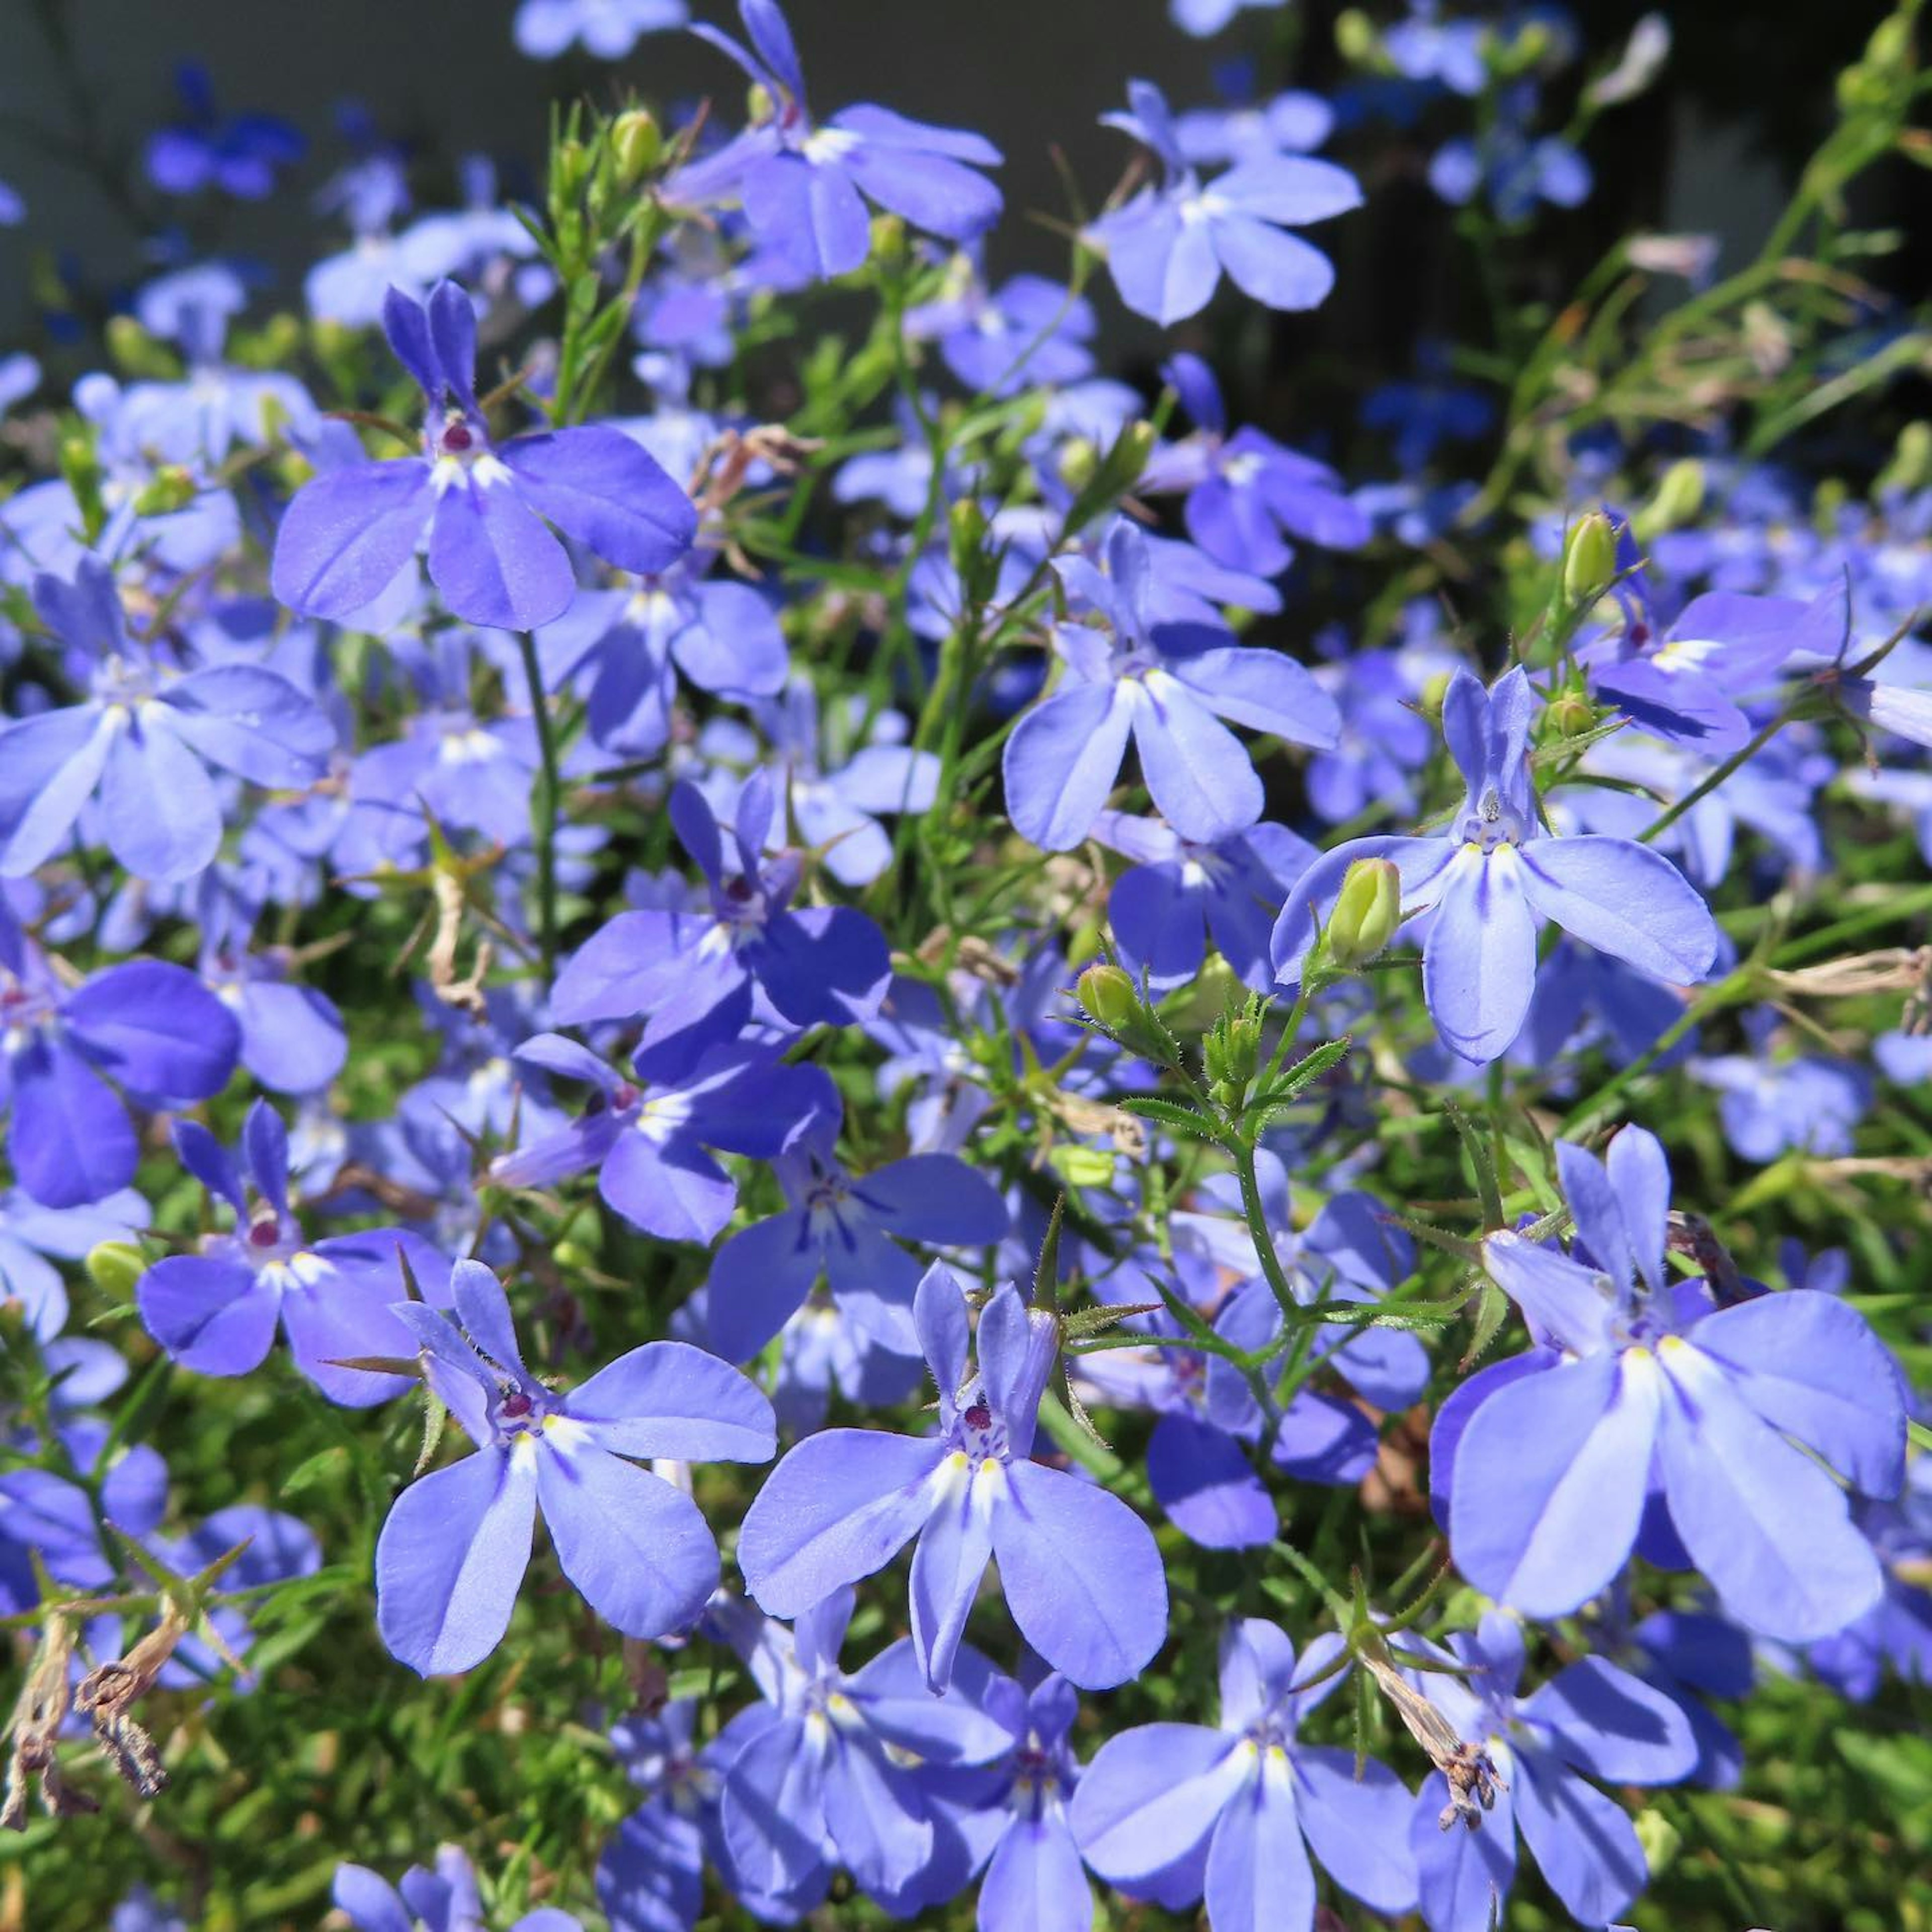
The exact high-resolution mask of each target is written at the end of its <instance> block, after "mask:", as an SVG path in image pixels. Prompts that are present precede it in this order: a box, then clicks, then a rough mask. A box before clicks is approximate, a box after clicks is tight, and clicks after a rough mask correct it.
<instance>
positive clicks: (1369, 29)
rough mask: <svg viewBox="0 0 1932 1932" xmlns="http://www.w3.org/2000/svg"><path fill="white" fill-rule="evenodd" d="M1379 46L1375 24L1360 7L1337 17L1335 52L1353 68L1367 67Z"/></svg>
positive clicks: (1347, 10) (1350, 8)
mask: <svg viewBox="0 0 1932 1932" xmlns="http://www.w3.org/2000/svg"><path fill="white" fill-rule="evenodd" d="M1378 44H1379V43H1378V41H1377V40H1376V28H1375V23H1374V22H1373V20H1370V18H1369V17H1368V16H1367V14H1366V13H1364V12H1363V11H1362V10H1361V8H1360V7H1349V8H1347V9H1346V10H1345V11H1343V12H1342V13H1338V14H1337V16H1336V17H1335V50H1336V52H1337V53H1339V54H1340V55H1341V56H1342V58H1343V59H1344V60H1345V61H1346V62H1348V63H1349V65H1350V66H1351V67H1367V65H1369V63H1370V62H1371V61H1373V59H1374V58H1375V57H1376V48H1377V46H1378Z"/></svg>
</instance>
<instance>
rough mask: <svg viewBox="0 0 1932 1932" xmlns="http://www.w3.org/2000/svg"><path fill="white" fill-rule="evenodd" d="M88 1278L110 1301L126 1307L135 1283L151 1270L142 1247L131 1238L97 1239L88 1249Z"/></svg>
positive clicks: (132, 1296)
mask: <svg viewBox="0 0 1932 1932" xmlns="http://www.w3.org/2000/svg"><path fill="white" fill-rule="evenodd" d="M85 1266H86V1269H87V1278H88V1280H89V1281H91V1282H92V1283H93V1284H94V1285H95V1287H96V1288H98V1289H100V1291H101V1293H102V1294H103V1295H106V1296H107V1298H108V1300H109V1301H112V1302H113V1303H115V1304H117V1306H119V1307H126V1306H127V1304H128V1303H129V1302H130V1301H133V1299H134V1284H135V1283H136V1282H138V1281H139V1280H140V1279H141V1277H142V1276H143V1275H144V1274H146V1273H147V1271H148V1263H147V1259H146V1257H145V1256H143V1255H142V1253H141V1251H140V1250H139V1248H137V1247H134V1246H133V1244H132V1243H131V1242H127V1241H98V1242H96V1243H95V1245H94V1246H93V1247H91V1248H89V1250H88V1251H87V1260H86V1263H85Z"/></svg>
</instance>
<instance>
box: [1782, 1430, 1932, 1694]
mask: <svg viewBox="0 0 1932 1932" xmlns="http://www.w3.org/2000/svg"><path fill="white" fill-rule="evenodd" d="M1853 1514H1854V1515H1855V1517H1856V1519H1857V1521H1858V1526H1859V1528H1860V1529H1862V1530H1863V1531H1864V1533H1865V1535H1867V1537H1868V1538H1870V1541H1871V1545H1872V1548H1873V1550H1874V1551H1875V1552H1876V1554H1877V1556H1878V1559H1879V1564H1880V1565H1881V1567H1882V1568H1883V1570H1884V1572H1885V1595H1883V1596H1882V1598H1880V1599H1879V1601H1878V1603H1877V1604H1876V1605H1875V1606H1874V1607H1873V1608H1872V1609H1870V1610H1867V1612H1866V1613H1865V1614H1864V1616H1861V1617H1860V1618H1858V1619H1856V1621H1855V1622H1852V1623H1849V1624H1847V1625H1846V1626H1845V1628H1843V1630H1841V1631H1838V1632H1836V1633H1835V1634H1834V1635H1832V1636H1831V1637H1826V1638H1824V1639H1823V1640H1821V1641H1820V1642H1819V1643H1814V1644H1813V1645H1812V1646H1811V1648H1810V1649H1808V1651H1807V1652H1805V1661H1806V1662H1807V1663H1808V1664H1810V1665H1811V1669H1812V1670H1813V1671H1814V1673H1816V1674H1817V1676H1819V1677H1820V1678H1821V1679H1823V1681H1824V1682H1826V1683H1827V1684H1829V1685H1831V1686H1832V1688H1833V1689H1834V1690H1835V1691H1837V1692H1838V1694H1839V1695H1840V1696H1841V1697H1847V1698H1849V1699H1850V1700H1852V1702H1853V1703H1868V1702H1869V1701H1870V1700H1871V1699H1872V1698H1873V1697H1876V1695H1877V1694H1878V1692H1879V1688H1880V1686H1881V1685H1882V1684H1883V1683H1884V1682H1885V1681H1886V1679H1888V1677H1889V1678H1891V1679H1896V1680H1897V1681H1898V1682H1901V1683H1905V1684H1919V1685H1924V1684H1932V1590H1928V1589H1927V1588H1926V1583H1927V1579H1928V1578H1932V1457H1925V1456H1922V1455H1921V1456H1915V1457H1913V1458H1912V1462H1911V1463H1910V1465H1909V1466H1908V1468H1907V1469H1906V1481H1905V1487H1904V1489H1903V1491H1902V1492H1901V1493H1900V1495H1899V1496H1898V1498H1897V1500H1896V1501H1895V1502H1860V1503H1859V1504H1858V1505H1857V1506H1856V1508H1855V1511H1854V1512H1853Z"/></svg>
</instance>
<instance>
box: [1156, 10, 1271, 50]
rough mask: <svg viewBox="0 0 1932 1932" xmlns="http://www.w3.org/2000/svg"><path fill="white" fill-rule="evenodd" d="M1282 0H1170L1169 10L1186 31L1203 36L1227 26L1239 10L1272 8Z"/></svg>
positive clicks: (1198, 36)
mask: <svg viewBox="0 0 1932 1932" xmlns="http://www.w3.org/2000/svg"><path fill="white" fill-rule="evenodd" d="M1281 4H1282V0H1168V6H1167V10H1168V13H1169V17H1170V18H1171V19H1172V20H1173V22H1174V24H1175V26H1177V27H1178V28H1180V29H1181V31H1182V32H1183V33H1184V34H1193V36H1194V37H1195V38H1196V40H1208V39H1210V38H1211V37H1213V36H1214V34H1218V33H1219V32H1220V31H1221V30H1222V28H1224V27H1226V26H1229V24H1230V23H1232V21H1233V20H1234V18H1235V15H1236V14H1237V13H1241V12H1243V11H1244V10H1247V11H1253V12H1256V13H1259V12H1265V11H1269V10H1272V9H1274V7H1279V6H1280V5H1281Z"/></svg>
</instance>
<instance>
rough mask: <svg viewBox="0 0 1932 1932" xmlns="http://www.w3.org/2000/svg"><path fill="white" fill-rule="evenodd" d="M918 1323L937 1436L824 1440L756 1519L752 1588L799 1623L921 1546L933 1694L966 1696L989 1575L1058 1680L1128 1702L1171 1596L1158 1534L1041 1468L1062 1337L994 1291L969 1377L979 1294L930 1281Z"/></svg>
mask: <svg viewBox="0 0 1932 1932" xmlns="http://www.w3.org/2000/svg"><path fill="white" fill-rule="evenodd" d="M913 1319H914V1321H915V1322H916V1324H917V1326H918V1330H919V1341H920V1345H921V1347H922V1350H923V1352H924V1353H925V1355H926V1361H927V1363H928V1364H929V1366H930V1367H931V1368H932V1373H933V1379H934V1380H935V1382H937V1383H938V1388H939V1433H938V1435H937V1436H927V1437H924V1438H921V1439H907V1438H906V1437H904V1436H892V1435H889V1434H887V1433H885V1432H883V1430H866V1429H833V1430H826V1431H825V1432H824V1433H822V1434H820V1435H817V1436H808V1437H807V1438H806V1439H805V1441H804V1442H801V1443H799V1445H797V1446H796V1448H793V1450H792V1451H791V1452H790V1454H789V1455H787V1457H785V1458H784V1460H783V1461H782V1462H781V1463H779V1465H778V1467H777V1469H775V1470H774V1471H773V1472H772V1475H771V1476H770V1477H769V1478H768V1479H767V1481H766V1484H765V1485H764V1487H763V1489H762V1490H760V1491H759V1493H758V1495H757V1498H756V1499H755V1500H754V1502H753V1503H752V1505H751V1508H750V1510H749V1511H748V1512H747V1513H746V1515H745V1526H744V1529H743V1532H742V1535H740V1537H739V1544H738V1562H739V1568H741V1569H742V1571H744V1574H745V1584H746V1586H747V1587H748V1589H750V1591H751V1595H753V1596H754V1598H756V1599H757V1601H758V1603H759V1604H760V1605H761V1606H762V1607H763V1608H764V1609H765V1610H766V1611H768V1612H769V1613H770V1614H772V1616H787V1615H796V1614H798V1613H800V1612H802V1611H803V1610H807V1609H808V1608H809V1607H811V1605H813V1604H816V1603H817V1602H818V1601H820V1599H821V1598H823V1597H825V1596H826V1595H828V1594H829V1592H832V1591H833V1590H835V1589H839V1588H841V1586H844V1585H845V1584H847V1583H854V1582H856V1581H857V1580H859V1578H860V1577H869V1576H871V1574H873V1573H874V1571H878V1570H882V1569H883V1568H884V1567H885V1566H886V1564H888V1563H889V1562H891V1561H892V1558H893V1556H895V1554H896V1553H897V1552H898V1550H900V1549H901V1547H903V1546H904V1544H907V1543H908V1542H910V1541H911V1540H912V1539H913V1538H914V1537H916V1538H918V1539H919V1547H918V1549H917V1550H916V1552H915V1553H914V1555H913V1565H912V1641H913V1648H914V1649H915V1651H916V1654H917V1655H918V1658H919V1667H920V1669H921V1670H922V1672H923V1673H924V1674H925V1676H926V1681H927V1682H928V1683H929V1685H930V1686H931V1687H932V1689H933V1690H934V1691H944V1689H945V1688H946V1686H947V1684H948V1682H950V1680H951V1677H952V1673H953V1659H954V1658H955V1657H956V1655H957V1654H958V1652H959V1645H960V1640H961V1637H962V1634H963V1633H964V1631H965V1625H966V1619H967V1616H968V1613H969V1612H970V1611H971V1609H972V1607H973V1599H974V1595H975V1594H976V1593H977V1590H978V1589H979V1586H980V1578H981V1577H982V1576H983V1574H984V1572H985V1570H986V1565H987V1562H988V1561H989V1559H992V1560H996V1561H997V1562H998V1564H999V1566H1000V1581H1001V1587H1002V1589H1004V1592H1005V1593H1006V1598H1007V1607H1008V1609H1009V1610H1011V1612H1012V1613H1013V1620H1014V1622H1016V1624H1018V1625H1019V1629H1020V1634H1021V1635H1022V1637H1025V1639H1026V1640H1027V1641H1028V1643H1030V1644H1031V1645H1032V1646H1033V1647H1034V1649H1035V1650H1037V1651H1038V1652H1039V1653H1040V1655H1041V1656H1042V1657H1043V1658H1045V1659H1046V1661H1047V1662H1048V1664H1050V1665H1051V1666H1052V1667H1053V1668H1054V1669H1055V1670H1058V1672H1060V1673H1061V1676H1064V1677H1065V1678H1066V1679H1067V1680H1068V1681H1069V1682H1071V1683H1074V1684H1077V1685H1081V1686H1082V1687H1083V1688H1087V1689H1090V1690H1104V1689H1106V1688H1109V1687H1111V1686H1112V1685H1116V1684H1124V1683H1125V1682H1127V1679H1129V1678H1130V1677H1132V1676H1135V1675H1136V1673H1139V1671H1140V1670H1142V1668H1143V1667H1145V1665H1146V1664H1147V1663H1148V1660H1149V1659H1150V1658H1152V1657H1153V1655H1154V1652H1156V1651H1157V1650H1158V1649H1160V1646H1161V1642H1162V1640H1163V1637H1165V1636H1166V1630H1167V1581H1166V1576H1165V1574H1164V1573H1163V1570H1162V1568H1161V1562H1160V1552H1159V1551H1158V1550H1157V1549H1156V1547H1154V1538H1153V1537H1152V1536H1151V1535H1150V1534H1149V1533H1148V1529H1147V1526H1146V1525H1145V1523H1142V1521H1141V1520H1140V1519H1139V1517H1136V1515H1135V1514H1133V1511H1131V1510H1130V1509H1129V1508H1128V1507H1127V1505H1126V1504H1124V1502H1121V1499H1119V1498H1118V1496H1112V1495H1110V1494H1109V1493H1108V1492H1107V1491H1106V1490H1103V1489H1101V1488H1100V1487H1097V1486H1096V1485H1095V1484H1091V1483H1088V1482H1086V1481H1083V1480H1082V1478H1079V1477H1078V1476H1076V1475H1070V1474H1069V1473H1068V1472H1066V1471H1064V1470H1061V1469H1050V1468H1049V1467H1048V1466H1046V1464H1044V1463H1036V1462H1034V1460H1032V1449H1033V1439H1034V1429H1035V1427H1037V1418H1038V1415H1039V1409H1040V1397H1041V1395H1042V1394H1043V1391H1044V1390H1045V1388H1046V1381H1047V1377H1048V1376H1049V1374H1051V1373H1052V1368H1053V1364H1054V1361H1055V1358H1056V1356H1057V1355H1058V1351H1059V1346H1060V1344H1059V1335H1058V1325H1057V1324H1056V1323H1055V1322H1054V1320H1053V1319H1052V1317H1051V1316H1048V1315H1046V1314H1045V1313H1042V1312H1040V1311H1039V1310H1029V1309H1028V1307H1027V1306H1026V1304H1025V1302H1023V1301H1022V1300H1021V1298H1020V1296H1019V1291H1018V1290H1017V1289H1015V1288H1013V1286H1011V1284H1010V1283H1008V1284H1006V1285H1004V1286H1001V1287H1000V1288H998V1289H995V1291H994V1292H993V1295H992V1298H990V1299H989V1301H988V1302H987V1304H986V1307H985V1310H983V1313H982V1314H981V1316H980V1329H979V1343H978V1354H979V1366H978V1368H977V1370H976V1371H973V1372H971V1373H969V1371H968V1364H967V1356H968V1324H967V1313H966V1300H965V1291H964V1290H963V1289H962V1288H961V1287H960V1286H959V1283H958V1281H957V1280H955V1278H954V1277H953V1274H951V1273H950V1271H949V1270H947V1268H944V1267H942V1266H940V1265H938V1264H935V1265H934V1266H933V1267H932V1268H929V1270H928V1271H926V1277H925V1279H924V1280H922V1281H921V1282H920V1283H919V1292H918V1294H917V1295H916V1298H915V1299H914V1302H913Z"/></svg>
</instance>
